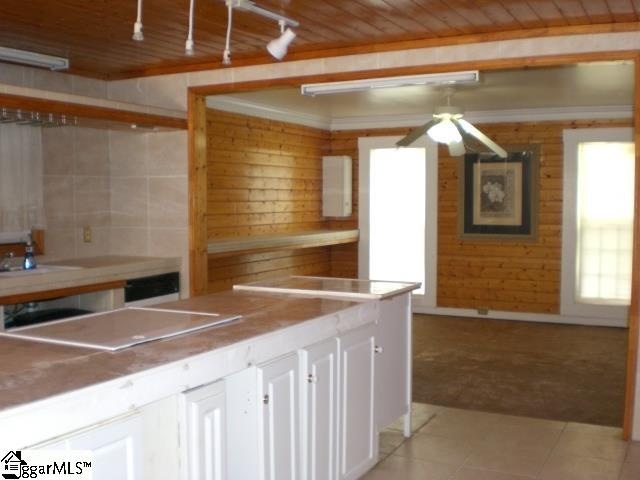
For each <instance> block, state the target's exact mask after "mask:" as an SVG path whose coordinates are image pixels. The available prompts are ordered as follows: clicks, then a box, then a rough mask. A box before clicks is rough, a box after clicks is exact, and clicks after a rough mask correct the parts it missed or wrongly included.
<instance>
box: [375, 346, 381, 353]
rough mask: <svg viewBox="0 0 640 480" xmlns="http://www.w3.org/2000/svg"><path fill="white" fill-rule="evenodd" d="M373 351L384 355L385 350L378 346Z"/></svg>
mask: <svg viewBox="0 0 640 480" xmlns="http://www.w3.org/2000/svg"><path fill="white" fill-rule="evenodd" d="M373 351H374V352H375V353H382V351H383V348H382V347H381V346H380V345H376V346H375V347H373Z"/></svg>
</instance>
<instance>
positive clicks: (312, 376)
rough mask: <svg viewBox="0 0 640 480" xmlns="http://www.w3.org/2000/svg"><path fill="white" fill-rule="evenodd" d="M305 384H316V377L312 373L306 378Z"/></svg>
mask: <svg viewBox="0 0 640 480" xmlns="http://www.w3.org/2000/svg"><path fill="white" fill-rule="evenodd" d="M307 382H309V383H318V377H316V376H315V375H314V374H313V373H310V374H309V375H308V376H307Z"/></svg>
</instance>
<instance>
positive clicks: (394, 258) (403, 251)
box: [358, 135, 438, 307]
mask: <svg viewBox="0 0 640 480" xmlns="http://www.w3.org/2000/svg"><path fill="white" fill-rule="evenodd" d="M400 138H401V137H361V138H359V139H358V150H359V170H358V175H359V177H358V182H359V183H358V185H359V193H358V201H359V205H360V206H359V211H360V215H359V217H358V228H359V230H360V240H359V242H358V276H359V278H364V279H374V280H398V281H412V282H420V283H422V286H421V288H420V289H418V290H416V291H414V292H413V297H414V304H415V306H416V307H435V306H436V285H437V272H436V266H437V240H438V236H437V224H438V221H437V220H438V219H437V212H438V195H437V192H438V149H437V144H436V143H434V142H433V141H430V140H428V138H427V135H424V136H423V138H421V139H420V140H418V141H416V142H415V143H414V144H413V145H411V147H408V148H401V149H398V148H397V147H396V146H395V142H396V141H398V140H400Z"/></svg>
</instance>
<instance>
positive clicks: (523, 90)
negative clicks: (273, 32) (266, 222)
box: [208, 62, 634, 129]
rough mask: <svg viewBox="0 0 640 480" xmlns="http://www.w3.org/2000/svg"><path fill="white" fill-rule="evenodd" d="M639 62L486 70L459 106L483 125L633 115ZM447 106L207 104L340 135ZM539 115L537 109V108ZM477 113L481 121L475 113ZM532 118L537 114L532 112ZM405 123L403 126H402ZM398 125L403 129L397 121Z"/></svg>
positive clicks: (374, 94) (413, 120)
mask: <svg viewBox="0 0 640 480" xmlns="http://www.w3.org/2000/svg"><path fill="white" fill-rule="evenodd" d="M633 92H634V66H633V62H597V63H582V64H575V65H568V66H559V67H545V68H530V69H524V70H503V71H492V72H481V73H480V82H479V83H477V84H470V85H460V86H457V87H456V93H455V95H454V97H453V98H452V104H454V105H457V106H460V107H462V108H463V109H464V110H465V111H466V112H467V117H474V118H476V119H482V116H483V114H485V116H486V115H489V116H491V115H492V114H494V115H495V113H496V112H505V111H510V112H513V111H521V112H522V111H523V110H527V111H529V113H531V112H532V111H534V110H535V111H538V110H539V111H542V110H546V111H556V112H557V111H558V110H559V109H562V110H563V111H565V112H566V111H570V112H577V111H581V112H585V111H587V112H588V111H589V110H593V109H594V108H595V109H600V110H601V111H604V110H606V111H607V112H608V113H606V115H612V113H610V112H616V111H617V112H627V113H625V115H627V116H629V115H630V112H631V110H630V107H631V105H632V104H633ZM444 103H445V98H444V95H443V90H442V87H433V86H413V87H394V88H385V89H373V90H369V91H366V92H357V93H341V94H332V95H321V96H317V97H305V96H302V95H301V94H300V90H299V89H298V88H286V89H270V90H261V91H252V92H244V93H234V94H230V95H217V96H212V97H209V98H208V104H209V106H211V107H213V108H220V109H224V110H231V111H237V112H239V113H245V114H252V112H253V114H255V115H257V116H264V117H267V118H274V119H278V120H287V119H288V120H289V121H293V122H298V123H303V124H308V125H312V126H324V127H327V126H329V127H331V126H333V127H334V128H335V129H339V128H340V125H343V126H344V125H351V124H353V123H358V121H359V120H363V121H365V123H367V122H368V123H371V121H372V119H373V118H378V119H382V118H384V117H387V118H389V117H394V118H395V120H398V119H400V118H403V119H404V120H405V122H404V124H407V125H411V124H417V122H419V121H422V120H425V118H427V119H428V117H429V115H430V113H431V112H432V111H433V109H434V108H435V107H436V106H438V105H442V104H444ZM532 109H533V110H532ZM473 112H476V115H475V116H474V115H473ZM531 114H532V115H533V113H531ZM400 123H403V122H400ZM396 124H399V123H398V122H396Z"/></svg>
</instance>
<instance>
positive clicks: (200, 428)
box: [181, 382, 227, 480]
mask: <svg viewBox="0 0 640 480" xmlns="http://www.w3.org/2000/svg"><path fill="white" fill-rule="evenodd" d="M181 403H182V414H183V417H182V418H183V421H182V424H183V425H182V428H183V429H184V436H183V438H184V440H185V443H186V445H185V452H184V455H183V458H185V460H186V464H187V465H186V468H187V478H188V479H189V480H224V479H225V478H227V472H226V451H225V439H226V415H227V413H226V399H225V389H224V383H223V382H216V383H214V384H212V385H207V386H205V387H202V388H198V389H195V390H191V391H189V392H186V393H184V394H182V395H181Z"/></svg>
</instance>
